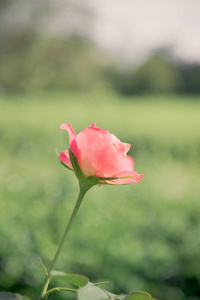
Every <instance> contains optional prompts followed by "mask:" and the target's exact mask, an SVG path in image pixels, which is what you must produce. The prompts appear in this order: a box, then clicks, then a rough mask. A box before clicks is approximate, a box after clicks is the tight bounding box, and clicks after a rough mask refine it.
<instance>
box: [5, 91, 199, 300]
mask: <svg viewBox="0 0 200 300" xmlns="http://www.w3.org/2000/svg"><path fill="white" fill-rule="evenodd" d="M0 111H1V112H2V114H1V119H0V140H1V147H0V165H1V168H0V194H1V200H0V290H4V291H8V290H9V291H12V292H16V293H19V294H22V295H27V296H28V297H30V298H31V299H37V297H38V295H39V293H40V291H41V283H42V282H43V280H44V273H43V272H42V268H41V266H40V263H39V261H38V255H39V256H40V257H41V258H42V260H43V262H44V264H45V266H49V264H50V261H52V258H53V256H54V254H55V251H56V248H57V245H58V243H59V241H60V239H61V236H62V233H63V231H64V229H65V227H66V224H67V222H68V219H69V216H70V214H71V212H72V209H73V206H74V204H75V200H76V198H77V192H78V181H77V179H76V177H75V176H74V174H73V173H72V172H70V171H69V170H67V169H65V168H63V167H62V166H61V164H60V162H59V161H58V159H57V155H56V153H55V151H54V150H55V149H57V151H56V152H57V153H60V152H61V151H63V150H65V149H67V148H68V145H69V143H68V138H67V136H66V132H64V131H62V130H59V125H60V124H61V123H63V122H67V123H71V124H72V125H73V127H74V129H75V131H76V132H77V133H78V132H79V131H80V130H82V129H83V128H84V127H86V126H89V125H90V124H91V123H92V121H93V122H95V123H96V125H98V126H99V127H103V128H104V129H109V130H110V132H112V133H114V134H115V135H116V136H117V137H118V138H120V139H121V140H122V141H124V142H128V143H131V144H132V145H131V150H130V155H133V157H134V160H135V170H136V171H138V172H139V173H143V174H144V178H143V179H142V181H141V183H139V184H138V185H137V184H133V185H128V186H118V187H116V186H114V187H113V186H106V185H105V186H101V187H98V186H96V187H93V188H92V189H91V190H90V191H89V192H88V193H87V196H86V198H85V200H84V201H83V203H82V206H81V209H80V212H79V213H78V216H77V218H76V221H75V223H74V226H73V227H72V231H71V233H70V234H69V239H68V242H67V243H66V245H65V247H64V251H63V252H62V255H61V257H60V259H59V261H58V265H57V269H60V270H66V273H67V274H68V273H83V274H86V275H87V276H88V277H89V278H90V279H91V280H92V282H99V281H102V280H109V282H110V283H109V285H108V287H106V289H108V290H109V291H113V292H114V293H116V294H121V293H125V294H128V292H129V291H130V290H131V289H134V290H142V291H147V292H148V293H150V294H151V295H152V296H153V297H155V298H158V299H162V300H171V299H176V300H189V299H190V300H191V298H192V297H193V299H195V297H198V293H199V287H200V278H199V274H200V269H199V264H198V263H197V262H198V261H199V260H200V252H199V248H200V240H199V239H198V238H197V237H198V236H199V228H200V219H199V214H200V204H199V193H200V190H199V167H200V166H199V164H200V157H199V151H200V130H199V111H200V106H199V102H198V101H195V99H194V98H185V99H181V98H176V97H174V98H171V99H168V98H150V97H149V98H145V97H144V98H140V97H137V98H133V99H132V101H128V102H127V101H125V100H124V98H118V97H117V96H114V95H111V94H109V95H108V94H104V95H96V94H90V95H89V94H84V95H82V94H81V95H80V94H76V95H73V94H58V93H57V94H56V93H52V94H51V93H49V94H46V95H45V94H43V95H42V94H38V95H36V96H33V95H32V96H26V97H24V96H12V97H7V98H1V100H0ZM47 269H48V268H47ZM68 284H69V286H68ZM55 286H58V287H59V286H64V287H66V288H69V289H70V288H73V286H71V284H70V283H67V281H66V280H65V278H64V277H62V276H60V277H52V281H51V285H50V286H49V289H52V288H54V287H55ZM54 295H56V299H59V300H61V299H66V296H65V295H66V293H65V292H56V293H52V294H51V295H50V296H49V299H50V300H51V299H55V296H54ZM69 297H70V298H69V299H70V300H71V299H75V297H76V294H75V293H69Z"/></svg>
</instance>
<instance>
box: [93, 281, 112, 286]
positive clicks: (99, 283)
mask: <svg viewBox="0 0 200 300" xmlns="http://www.w3.org/2000/svg"><path fill="white" fill-rule="evenodd" d="M107 283H109V281H101V282H97V283H93V285H95V286H97V285H98V286H99V285H102V284H107Z"/></svg>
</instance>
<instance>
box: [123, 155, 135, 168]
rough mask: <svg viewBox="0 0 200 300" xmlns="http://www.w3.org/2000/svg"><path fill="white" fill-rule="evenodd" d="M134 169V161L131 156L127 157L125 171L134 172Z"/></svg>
mask: <svg viewBox="0 0 200 300" xmlns="http://www.w3.org/2000/svg"><path fill="white" fill-rule="evenodd" d="M133 168H134V160H133V158H132V157H131V156H129V155H127V156H126V161H125V170H126V171H133Z"/></svg>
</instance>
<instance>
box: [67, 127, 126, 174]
mask: <svg viewBox="0 0 200 300" xmlns="http://www.w3.org/2000/svg"><path fill="white" fill-rule="evenodd" d="M73 143H74V142H73ZM76 143H77V148H78V156H76V157H77V158H78V162H79V166H80V168H81V170H82V172H83V174H84V175H85V176H86V177H89V176H95V177H112V176H113V175H115V174H116V173H119V172H123V171H126V160H125V159H124V156H123V155H122V153H119V152H118V151H117V149H116V147H115V146H114V145H113V140H112V138H111V135H110V133H109V132H108V131H105V130H103V129H98V128H96V127H94V126H90V127H88V128H85V129H84V130H83V131H81V132H80V133H79V134H78V135H77V136H76ZM72 151H73V150H72Z"/></svg>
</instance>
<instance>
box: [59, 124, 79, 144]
mask: <svg viewBox="0 0 200 300" xmlns="http://www.w3.org/2000/svg"><path fill="white" fill-rule="evenodd" d="M60 129H65V130H67V132H68V134H69V143H70V144H71V142H72V141H73V140H74V139H75V138H76V133H75V132H74V129H73V128H72V126H71V125H70V124H66V123H63V124H61V125H60Z"/></svg>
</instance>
